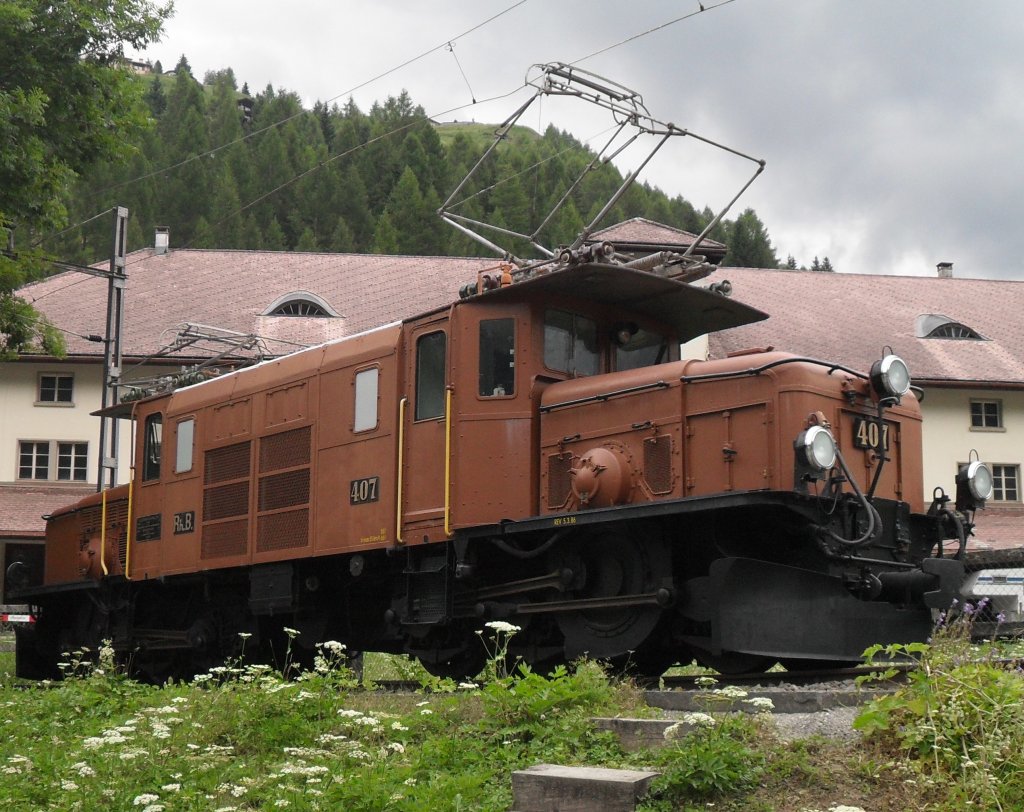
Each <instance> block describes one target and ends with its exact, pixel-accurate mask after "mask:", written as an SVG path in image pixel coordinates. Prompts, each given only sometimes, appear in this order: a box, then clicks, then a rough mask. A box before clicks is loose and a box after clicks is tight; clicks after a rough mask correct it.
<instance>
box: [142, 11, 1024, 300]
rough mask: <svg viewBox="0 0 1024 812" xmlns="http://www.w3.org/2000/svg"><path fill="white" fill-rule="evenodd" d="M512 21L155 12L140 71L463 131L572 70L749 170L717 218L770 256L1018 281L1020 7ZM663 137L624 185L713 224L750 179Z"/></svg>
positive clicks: (422, 14)
mask: <svg viewBox="0 0 1024 812" xmlns="http://www.w3.org/2000/svg"><path fill="white" fill-rule="evenodd" d="M517 2H518V0H472V1H471V2H470V0H434V1H433V2H429V3H410V2H398V0H372V1H371V0H348V2H330V0H290V2H287V3H281V2H271V1H270V0H245V2H241V1H240V0H235V2H227V0H217V2H209V0H205V1H204V2H200V0H175V6H176V12H175V16H174V18H173V19H172V20H171V21H170V22H169V23H168V25H167V27H166V33H165V35H164V38H163V40H162V41H161V42H159V43H157V44H155V45H153V46H152V47H151V48H150V49H149V50H148V51H147V52H146V54H145V57H146V58H149V59H151V60H154V61H155V60H157V59H159V60H160V61H161V62H162V64H163V66H164V69H165V70H170V69H171V68H173V67H174V65H175V63H176V62H177V60H178V58H179V57H180V56H181V55H182V54H185V55H186V56H187V58H188V60H189V63H190V65H191V66H192V71H193V73H194V74H195V75H196V77H197V78H200V79H201V78H202V76H203V74H204V73H205V72H206V71H209V70H218V69H221V68H225V67H231V68H233V69H234V71H235V74H236V77H237V78H238V82H239V84H241V83H242V82H247V83H248V84H249V87H250V89H251V90H252V91H253V92H256V91H258V90H260V89H262V88H263V87H265V86H266V85H267V84H268V83H272V84H273V85H274V87H275V88H282V89H285V90H290V91H294V92H296V93H298V94H299V95H300V96H301V97H302V98H303V100H304V101H305V102H306V104H307V105H311V104H312V103H313V102H314V101H315V100H317V99H320V100H328V99H337V100H338V101H339V103H341V102H344V101H345V99H347V98H348V96H349V95H352V96H353V97H354V98H355V100H356V102H357V103H358V104H359V105H360V107H362V108H363V109H364V110H365V109H368V108H369V106H370V105H371V104H372V103H373V101H374V100H377V99H380V100H383V99H385V98H386V97H387V96H389V95H396V94H397V93H399V92H401V91H402V90H403V89H405V90H407V91H408V92H409V94H410V95H411V96H412V99H413V101H414V102H416V103H417V104H420V105H421V106H423V108H424V109H425V110H426V112H427V114H428V115H431V116H433V117H435V118H436V119H438V120H451V119H458V120H470V119H472V120H475V121H479V122H500V121H502V120H503V119H505V118H506V117H507V116H508V115H509V114H511V112H512V111H513V110H514V109H515V108H516V107H517V106H518V105H519V104H520V103H522V101H524V100H525V99H526V98H527V93H526V92H525V91H520V92H519V93H517V94H514V95H511V96H508V97H506V98H502V99H498V100H495V101H491V102H486V103H484V102H483V101H482V100H484V99H489V98H492V97H496V96H501V95H503V94H508V93H510V92H511V91H514V90H515V89H516V88H517V87H521V86H522V84H523V79H524V76H525V75H526V73H527V70H528V69H529V67H530V66H531V65H533V64H535V63H544V62H553V61H561V62H575V61H576V60H581V59H582V61H580V62H579V63H578V65H579V67H582V68H585V69H587V70H590V71H593V72H595V73H598V74H600V75H602V76H604V77H607V78H609V79H612V80H614V81H616V82H618V83H620V84H623V85H626V86H628V87H631V88H633V89H635V90H637V91H639V92H640V93H641V94H642V96H643V98H644V101H645V103H646V105H647V107H648V109H649V110H650V112H651V114H652V116H654V117H655V118H657V119H660V120H661V121H671V122H673V123H675V124H677V125H678V126H680V127H686V128H688V129H690V130H692V131H694V132H696V133H699V134H700V135H703V136H706V137H708V138H711V139H713V140H715V141H719V142H721V143H724V144H726V145H728V146H730V147H733V148H735V149H737V150H740V151H742V152H744V153H747V154H750V155H752V156H754V157H757V158H762V159H764V160H765V161H766V162H767V168H766V170H765V172H764V174H763V175H762V176H761V177H760V178H759V179H758V180H757V181H756V182H755V183H754V185H753V186H752V187H751V188H750V190H749V191H748V192H747V193H746V194H745V195H744V196H743V197H742V198H741V199H740V202H739V203H738V204H737V209H736V210H734V211H733V212H732V214H736V213H738V212H739V211H740V210H742V208H743V207H746V206H752V207H753V208H754V209H756V210H757V212H758V214H759V215H760V216H761V219H762V220H763V221H764V222H765V224H766V225H767V228H768V231H769V235H770V237H771V239H772V243H773V245H774V246H775V248H776V251H777V253H778V255H779V257H780V259H785V257H786V256H787V255H789V254H792V255H793V256H794V257H795V258H796V259H797V261H798V262H800V263H802V264H806V265H809V264H810V262H811V260H812V258H813V257H814V256H815V255H817V256H819V257H823V256H826V255H827V256H828V257H829V258H830V259H831V260H832V263H833V264H834V265H835V266H836V267H837V268H838V269H839V270H840V271H845V272H852V273H887V274H891V273H896V274H910V275H931V274H934V273H935V265H936V263H938V262H942V261H949V262H953V263H954V273H955V275H957V276H965V277H968V276H969V277H983V278H996V277H1001V278H1011V279H1021V280H1024V227H1022V223H1021V221H1022V215H1024V201H1022V189H1021V183H1022V180H1024V157H1022V154H1024V7H1022V5H1021V2H1020V0H984V1H980V0H959V1H958V2H954V0H855V1H854V0H775V2H766V0H732V2H728V3H726V4H724V5H722V6H721V7H719V8H712V7H713V6H715V5H716V3H718V2H721V0H704V5H705V7H707V8H708V10H707V11H705V12H703V13H699V14H697V15H695V16H693V17H691V18H689V19H686V20H683V21H681V22H677V23H675V24H672V25H667V26H665V27H662V28H660V29H659V30H657V31H654V32H652V33H649V34H647V35H645V36H641V37H639V38H637V39H634V40H632V41H629V42H624V41H625V40H627V39H628V38H630V37H633V36H634V35H638V34H641V33H643V32H645V31H647V30H649V29H652V28H655V27H657V26H662V25H664V24H665V23H668V22H670V21H671V20H674V19H676V18H678V17H681V16H683V15H686V14H688V13H690V12H696V11H699V6H698V2H697V0H630V1H629V2H613V0H586V2H583V1H582V0H567V1H566V2H551V0H546V1H542V0H525V2H521V3H518V4H517ZM509 9H510V10H509ZM506 10H508V11H507V13H504V14H502V16H500V17H499V18H498V19H496V20H493V21H492V22H489V23H487V24H486V25H483V26H481V27H479V28H477V29H476V30H475V31H471V30H470V29H473V28H474V27H475V26H478V25H480V24H481V23H484V21H486V20H488V18H490V17H492V16H494V15H497V14H501V13H502V12H504V11H506ZM466 32H469V33H466ZM448 41H452V43H453V50H454V54H453V53H452V52H449V50H448V49H447V48H446V47H444V45H445V43H446V42H448ZM617 43H623V44H621V45H618V47H612V48H610V49H609V50H606V51H604V52H603V53H599V54H597V55H595V56H592V57H590V58H585V57H588V56H589V55H591V54H594V53H595V52H598V51H601V50H602V49H605V48H608V47H609V46H615V45H616V44H617ZM437 46H441V47H437ZM435 47H437V49H436V50H434V51H432V52H431V53H429V54H428V55H426V56H424V57H423V58H422V59H418V60H416V61H415V62H413V63H412V64H410V65H408V66H406V67H404V68H399V69H398V70H395V71H394V72H392V73H390V74H389V75H387V76H385V77H383V78H380V79H376V80H374V77H376V76H378V75H380V74H382V73H385V72H387V71H390V70H391V69H393V68H396V67H398V66H399V65H401V64H402V63H404V62H406V61H408V60H410V59H413V58H414V57H418V56H420V55H421V54H423V53H424V52H427V51H430V50H431V49H433V48H435ZM456 57H457V61H456ZM460 66H461V70H460ZM463 72H464V74H465V78H464V77H463ZM370 80H374V81H370ZM360 86H362V87H360ZM356 88H358V89H356ZM474 97H475V98H476V99H477V100H478V102H479V103H477V104H476V105H472V104H471V99H472V98H474ZM456 108H458V109H456ZM534 108H537V109H534ZM534 108H531V110H530V112H529V113H528V114H527V116H526V117H524V119H523V121H522V122H521V123H524V124H527V125H529V126H533V127H539V128H541V129H543V128H544V127H546V126H547V125H548V124H549V123H554V124H555V125H556V126H558V127H559V128H561V129H566V130H569V131H570V132H572V133H573V134H574V135H575V136H576V137H577V138H580V139H581V140H588V139H590V138H591V137H592V136H594V135H595V134H596V133H597V132H598V131H600V130H601V128H602V126H603V125H601V124H600V123H599V122H596V120H595V119H593V118H592V116H593V112H592V111H587V112H582V111H580V110H579V109H578V106H577V107H574V106H573V105H568V104H557V103H554V102H552V103H545V104H542V105H535V106H534ZM679 140H683V141H689V143H687V144H686V145H685V147H681V148H677V147H675V146H673V150H672V151H671V152H670V153H669V152H666V154H664V155H660V156H659V158H658V159H657V160H656V161H655V162H653V163H652V164H651V166H650V167H649V171H648V172H646V173H645V175H644V176H643V178H644V179H646V180H647V181H649V182H650V183H652V184H653V185H656V186H659V187H660V188H662V189H664V190H665V191H666V192H668V193H669V194H672V195H675V194H681V195H683V196H684V197H686V198H687V199H688V200H690V201H691V202H692V203H694V204H695V205H697V206H698V207H703V206H705V205H708V206H711V207H712V208H717V207H721V206H723V205H725V204H726V203H727V202H728V200H729V199H730V198H731V197H732V195H733V194H734V193H735V192H736V191H737V190H738V189H739V186H740V185H741V184H742V182H743V181H744V179H745V178H746V177H747V176H748V175H749V173H750V168H751V167H750V164H748V163H745V162H743V161H742V160H740V159H736V158H731V159H729V160H724V161H723V160H721V159H720V158H719V157H718V156H717V155H713V154H712V153H713V151H712V150H706V149H705V150H701V149H699V145H697V144H696V143H695V142H693V140H692V139H679ZM592 144H593V145H594V146H595V147H597V146H600V143H599V142H598V141H594V142H592ZM624 168H628V167H624Z"/></svg>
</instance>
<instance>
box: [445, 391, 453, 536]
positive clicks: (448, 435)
mask: <svg viewBox="0 0 1024 812" xmlns="http://www.w3.org/2000/svg"><path fill="white" fill-rule="evenodd" d="M451 469H452V390H451V388H448V389H445V390H444V534H445V535H446V536H450V535H451V534H452V524H451V522H452V488H451Z"/></svg>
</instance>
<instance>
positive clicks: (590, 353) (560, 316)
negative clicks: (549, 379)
mask: <svg viewBox="0 0 1024 812" xmlns="http://www.w3.org/2000/svg"><path fill="white" fill-rule="evenodd" d="M544 365H545V366H546V367H547V368H548V369H553V370H557V371H558V372H567V373H569V374H570V375H574V376H582V375H596V374H597V373H598V372H600V371H601V353H600V349H599V347H598V343H597V324H596V323H595V322H593V321H591V320H590V319H588V318H586V317H585V316H580V315H579V314H577V313H568V312H566V311H564V310H548V311H547V312H545V314H544Z"/></svg>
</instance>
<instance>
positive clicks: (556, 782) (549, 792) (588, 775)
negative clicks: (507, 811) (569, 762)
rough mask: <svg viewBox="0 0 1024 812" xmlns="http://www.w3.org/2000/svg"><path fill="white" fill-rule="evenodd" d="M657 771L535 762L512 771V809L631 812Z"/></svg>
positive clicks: (557, 811)
mask: <svg viewBox="0 0 1024 812" xmlns="http://www.w3.org/2000/svg"><path fill="white" fill-rule="evenodd" d="M658 775H659V773H656V772H648V771H641V770H610V769H606V768H604V767H563V766H560V765H558V764H536V765H534V766H533V767H529V768H528V769H525V770H517V771H516V772H514V773H512V795H513V798H514V806H513V809H515V810H516V812H593V811H594V810H600V811H601V812H634V810H635V809H636V802H637V799H639V798H640V797H641V796H642V795H643V794H644V793H645V792H646V791H647V788H648V786H650V783H651V781H653V780H654V779H655V778H656V777H657V776H658Z"/></svg>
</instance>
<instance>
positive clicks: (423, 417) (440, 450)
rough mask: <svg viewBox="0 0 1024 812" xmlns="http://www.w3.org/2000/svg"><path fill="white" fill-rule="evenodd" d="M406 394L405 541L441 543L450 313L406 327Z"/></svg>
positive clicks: (401, 499)
mask: <svg viewBox="0 0 1024 812" xmlns="http://www.w3.org/2000/svg"><path fill="white" fill-rule="evenodd" d="M406 329H407V332H406V341H405V347H406V361H405V364H406V369H405V393H404V396H403V398H402V403H401V405H400V409H401V411H402V414H401V423H402V425H401V427H400V431H399V446H400V448H399V454H400V456H401V460H402V464H401V467H400V476H401V486H400V488H399V497H398V498H399V505H398V515H399V524H400V525H401V530H402V540H403V541H404V542H405V543H418V542H423V541H441V540H443V539H445V538H447V533H446V532H445V524H446V506H447V499H448V483H447V478H446V474H447V466H446V464H445V463H446V448H448V447H449V444H450V435H449V431H450V423H449V421H448V420H447V419H446V418H447V408H448V404H449V401H450V393H449V389H448V383H449V368H450V365H449V360H448V359H449V353H450V347H449V344H450V341H449V338H450V336H449V320H448V314H447V313H445V314H443V315H441V316H435V317H433V318H431V319H430V320H427V321H423V322H419V323H418V324H412V325H408V326H407V328H406Z"/></svg>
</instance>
